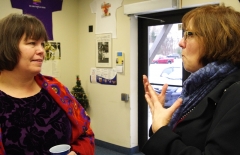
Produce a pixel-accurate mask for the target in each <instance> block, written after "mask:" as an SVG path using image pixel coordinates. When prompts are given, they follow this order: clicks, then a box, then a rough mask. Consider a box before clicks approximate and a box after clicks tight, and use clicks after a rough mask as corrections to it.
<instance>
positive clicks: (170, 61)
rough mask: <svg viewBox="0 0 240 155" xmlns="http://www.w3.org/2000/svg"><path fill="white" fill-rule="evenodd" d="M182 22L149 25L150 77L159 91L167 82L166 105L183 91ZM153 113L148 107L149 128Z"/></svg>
mask: <svg viewBox="0 0 240 155" xmlns="http://www.w3.org/2000/svg"><path fill="white" fill-rule="evenodd" d="M181 38H182V24H181V23H174V24H166V25H156V26H149V27H148V56H149V58H148V60H149V66H148V79H149V82H150V83H151V85H152V86H153V88H154V89H155V91H156V92H157V93H161V90H162V86H163V84H165V83H167V84H168V85H169V86H168V89H167V92H166V102H165V107H166V108H168V107H170V106H171V105H172V104H173V103H174V102H175V100H176V99H177V98H178V97H179V95H180V94H181V92H182V77H183V76H182V73H183V68H182V49H181V48H180V47H179V46H178V43H179V41H180V39H181ZM151 124H152V115H151V112H150V109H148V128H149V127H150V126H151Z"/></svg>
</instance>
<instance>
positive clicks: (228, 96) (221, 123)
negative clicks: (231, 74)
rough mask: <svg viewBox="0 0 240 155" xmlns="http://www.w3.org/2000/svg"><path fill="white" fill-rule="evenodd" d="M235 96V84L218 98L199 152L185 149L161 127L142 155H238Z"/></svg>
mask: <svg viewBox="0 0 240 155" xmlns="http://www.w3.org/2000/svg"><path fill="white" fill-rule="evenodd" d="M239 92H240V84H235V85H233V86H232V87H230V88H229V89H228V90H227V91H226V92H225V93H224V94H223V95H222V97H221V99H220V101H219V102H218V105H217V108H216V111H215V113H214V117H213V119H212V123H211V127H210V129H209V131H208V135H207V138H206V141H205V147H204V149H203V150H200V149H198V148H197V147H194V146H190V145H188V146H187V145H185V144H184V142H183V141H182V140H181V137H180V136H179V135H178V134H176V133H174V132H173V131H172V130H171V129H170V128H169V127H168V126H164V127H162V128H160V129H159V130H158V131H157V132H156V133H154V134H153V135H152V136H151V137H150V138H149V140H148V141H147V142H146V144H145V145H144V147H143V149H142V152H143V153H145V154H146V155H159V154H161V155H226V154H229V155H230V154H231V155H239V154H240V147H239V146H240V145H239V144H240V97H238V96H239ZM194 132H198V131H194ZM196 141H197V139H196Z"/></svg>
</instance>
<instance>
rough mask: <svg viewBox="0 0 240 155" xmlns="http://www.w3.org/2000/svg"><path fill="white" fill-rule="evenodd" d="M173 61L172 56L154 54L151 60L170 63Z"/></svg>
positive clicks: (156, 62) (154, 62)
mask: <svg viewBox="0 0 240 155" xmlns="http://www.w3.org/2000/svg"><path fill="white" fill-rule="evenodd" d="M173 62H174V59H173V58H167V57H166V56H163V55H156V56H155V58H154V59H153V60H152V63H153V64H172V63H173Z"/></svg>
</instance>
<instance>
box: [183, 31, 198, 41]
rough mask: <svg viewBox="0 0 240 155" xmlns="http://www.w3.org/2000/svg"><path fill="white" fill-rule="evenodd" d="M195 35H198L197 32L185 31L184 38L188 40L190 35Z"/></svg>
mask: <svg viewBox="0 0 240 155" xmlns="http://www.w3.org/2000/svg"><path fill="white" fill-rule="evenodd" d="M193 35H196V33H195V32H190V31H184V33H183V38H184V40H186V39H187V38H188V37H192V36H193Z"/></svg>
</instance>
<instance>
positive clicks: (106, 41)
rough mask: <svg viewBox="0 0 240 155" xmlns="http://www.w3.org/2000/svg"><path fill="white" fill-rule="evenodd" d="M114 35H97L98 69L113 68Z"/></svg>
mask: <svg viewBox="0 0 240 155" xmlns="http://www.w3.org/2000/svg"><path fill="white" fill-rule="evenodd" d="M111 44H112V35H111V34H98V35H96V67H112V49H111Z"/></svg>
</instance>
